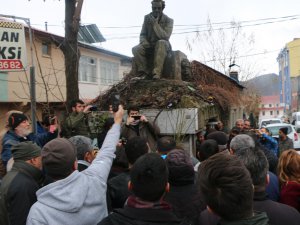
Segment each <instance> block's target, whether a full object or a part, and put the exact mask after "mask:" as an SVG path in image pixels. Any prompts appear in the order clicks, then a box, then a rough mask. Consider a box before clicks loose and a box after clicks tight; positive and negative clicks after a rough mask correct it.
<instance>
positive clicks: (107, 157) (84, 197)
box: [27, 124, 120, 225]
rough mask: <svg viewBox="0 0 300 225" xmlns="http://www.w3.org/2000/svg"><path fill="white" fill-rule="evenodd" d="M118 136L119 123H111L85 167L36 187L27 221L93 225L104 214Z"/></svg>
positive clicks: (37, 224)
mask: <svg viewBox="0 0 300 225" xmlns="http://www.w3.org/2000/svg"><path fill="white" fill-rule="evenodd" d="M119 137H120V125H117V124H114V125H113V127H112V128H111V130H110V131H109V132H108V134H107V137H106V139H105V141H104V143H103V146H102V148H101V151H100V152H99V153H98V154H97V157H96V158H95V159H94V161H93V162H92V164H91V165H90V166H89V167H88V168H87V169H86V170H84V171H82V172H78V171H74V172H73V173H72V174H71V175H69V176H68V177H66V178H65V179H62V180H58V181H56V182H54V183H51V184H48V185H47V186H45V187H43V188H42V189H40V190H39V191H38V192H37V202H36V203H35V204H34V205H33V206H32V207H31V209H30V212H29V215H28V218H27V225H44V224H49V225H50V224H53V225H57V224H59V225H69V224H72V225H76V224H78V225H89V224H91V225H95V224H97V223H98V222H99V221H101V220H102V219H103V218H104V217H106V216H107V206H106V182H107V177H108V174H109V171H110V168H111V165H112V161H113V158H114V156H115V155H114V152H115V150H116V145H117V143H118V141H119Z"/></svg>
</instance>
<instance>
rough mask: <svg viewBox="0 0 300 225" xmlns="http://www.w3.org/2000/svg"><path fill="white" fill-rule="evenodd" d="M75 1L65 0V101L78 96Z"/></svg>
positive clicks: (77, 19) (77, 22) (78, 18)
mask: <svg viewBox="0 0 300 225" xmlns="http://www.w3.org/2000/svg"><path fill="white" fill-rule="evenodd" d="M82 1H83V0H82ZM76 3H77V1H76V0H65V43H64V49H63V52H64V57H65V69H66V70H65V74H66V86H67V98H66V103H69V102H70V101H72V100H74V99H78V98H79V88H78V64H79V57H80V55H79V49H78V43H77V37H78V28H79V21H80V13H79V17H77V16H78V15H77V16H76ZM80 11H81V10H80Z"/></svg>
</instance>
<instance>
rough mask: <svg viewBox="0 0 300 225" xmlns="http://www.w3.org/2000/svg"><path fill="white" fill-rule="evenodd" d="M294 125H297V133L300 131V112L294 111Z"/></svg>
mask: <svg viewBox="0 0 300 225" xmlns="http://www.w3.org/2000/svg"><path fill="white" fill-rule="evenodd" d="M292 125H294V126H295V129H296V131H297V133H300V112H293V114H292Z"/></svg>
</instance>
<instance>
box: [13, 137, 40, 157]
mask: <svg viewBox="0 0 300 225" xmlns="http://www.w3.org/2000/svg"><path fill="white" fill-rule="evenodd" d="M11 152H12V155H13V158H14V160H15V161H17V160H21V161H26V160H29V159H32V158H35V157H38V156H41V148H40V147H39V146H38V145H37V144H35V143H33V142H32V141H25V142H20V143H18V144H16V145H13V146H12V148H11Z"/></svg>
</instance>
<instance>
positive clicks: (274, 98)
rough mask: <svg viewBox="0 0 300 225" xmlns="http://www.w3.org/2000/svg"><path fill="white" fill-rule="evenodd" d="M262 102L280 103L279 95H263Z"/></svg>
mask: <svg viewBox="0 0 300 225" xmlns="http://www.w3.org/2000/svg"><path fill="white" fill-rule="evenodd" d="M261 103H262V104H271V103H280V97H279V95H271V96H261Z"/></svg>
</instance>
